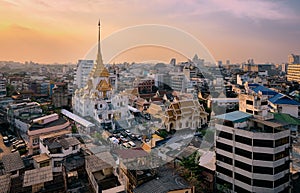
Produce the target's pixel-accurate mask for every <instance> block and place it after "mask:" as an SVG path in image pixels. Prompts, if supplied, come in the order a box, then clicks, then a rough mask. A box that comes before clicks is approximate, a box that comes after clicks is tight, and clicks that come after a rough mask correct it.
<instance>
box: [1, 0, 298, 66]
mask: <svg viewBox="0 0 300 193" xmlns="http://www.w3.org/2000/svg"><path fill="white" fill-rule="evenodd" d="M299 8H300V2H299V1H297V0H286V1H281V0H276V1H268V0H252V1H245V0H228V1H222V0H211V1H204V0H190V1H169V0H167V1H163V2H161V1H150V2H149V1H134V0H131V1H120V0H116V1H96V0H95V1H93V0H90V1H87V2H85V1H79V0H77V1H51V2H49V1H44V0H28V1H18V2H16V1H11V0H4V1H1V2H0V18H1V20H0V42H1V43H2V46H1V47H0V60H1V61H11V60H12V61H19V62H25V61H33V62H37V63H76V62H77V60H78V59H82V58H84V56H85V54H86V53H87V52H88V51H89V50H90V49H91V48H92V47H93V46H94V44H95V43H96V42H97V22H98V19H99V18H100V19H101V30H102V31H101V36H102V38H101V39H105V38H107V37H109V36H110V35H111V34H113V33H114V32H116V31H119V30H121V29H123V28H128V27H130V26H136V25H143V24H158V25H167V26H171V27H175V28H178V29H181V30H183V31H185V32H187V33H189V34H191V35H192V36H194V37H195V38H196V39H197V40H199V41H200V42H202V43H203V44H204V45H205V46H206V48H207V49H208V50H209V51H210V53H211V54H212V56H213V57H214V58H215V59H216V60H222V61H223V62H224V63H225V61H226V60H230V61H231V62H232V63H241V62H245V61H246V60H248V59H249V58H253V59H254V61H255V62H256V63H266V62H273V63H282V62H287V56H288V54H290V53H294V54H300V47H299V45H300V39H299V37H300V12H299V11H298V10H299ZM132 36H135V34H132ZM139 38H146V37H139ZM112 46H113V45H112ZM154 53H155V52H154ZM197 54H198V56H199V57H201V54H199V53H197ZM160 57H161V56H159V53H158V59H159V58H160ZM133 59H134V57H133ZM136 59H138V58H136ZM146 60H147V59H146ZM105 62H108V61H105Z"/></svg>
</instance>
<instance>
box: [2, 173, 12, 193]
mask: <svg viewBox="0 0 300 193" xmlns="http://www.w3.org/2000/svg"><path fill="white" fill-rule="evenodd" d="M0 187H1V190H0V192H3V193H4V192H9V188H10V174H5V175H2V176H0Z"/></svg>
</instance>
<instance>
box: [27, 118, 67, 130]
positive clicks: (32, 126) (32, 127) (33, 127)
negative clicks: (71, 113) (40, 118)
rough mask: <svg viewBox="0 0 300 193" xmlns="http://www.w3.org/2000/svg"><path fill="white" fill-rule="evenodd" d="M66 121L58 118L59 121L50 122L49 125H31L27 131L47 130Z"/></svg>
mask: <svg viewBox="0 0 300 193" xmlns="http://www.w3.org/2000/svg"><path fill="white" fill-rule="evenodd" d="M67 122H68V121H67V120H65V119H64V118H62V117H60V118H59V119H57V120H55V121H52V122H50V123H46V124H44V125H40V124H38V123H33V124H32V125H31V127H29V131H34V130H38V129H44V128H49V127H54V126H57V125H63V124H65V123H67Z"/></svg>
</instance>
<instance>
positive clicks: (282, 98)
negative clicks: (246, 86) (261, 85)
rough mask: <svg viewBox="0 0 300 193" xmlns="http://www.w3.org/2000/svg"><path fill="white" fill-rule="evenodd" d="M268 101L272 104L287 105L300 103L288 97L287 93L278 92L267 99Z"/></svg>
mask: <svg viewBox="0 0 300 193" xmlns="http://www.w3.org/2000/svg"><path fill="white" fill-rule="evenodd" d="M269 101H270V102H271V103H273V104H287V105H299V106H300V103H299V102H297V101H295V100H293V99H292V98H290V97H288V96H287V95H284V94H281V93H278V94H277V95H275V96H273V97H272V98H270V99H269Z"/></svg>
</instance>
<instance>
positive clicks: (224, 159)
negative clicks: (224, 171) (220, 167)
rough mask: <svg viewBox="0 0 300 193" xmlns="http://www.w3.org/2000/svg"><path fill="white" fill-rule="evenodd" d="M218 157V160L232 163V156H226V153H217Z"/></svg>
mask: <svg viewBox="0 0 300 193" xmlns="http://www.w3.org/2000/svg"><path fill="white" fill-rule="evenodd" d="M216 159H217V160H218V161H221V162H224V163H227V164H229V165H232V159H231V158H229V157H226V156H224V155H220V154H218V153H217V154H216Z"/></svg>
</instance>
